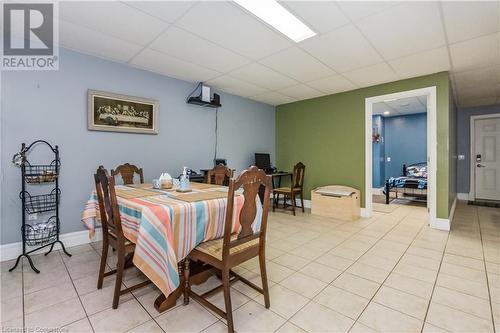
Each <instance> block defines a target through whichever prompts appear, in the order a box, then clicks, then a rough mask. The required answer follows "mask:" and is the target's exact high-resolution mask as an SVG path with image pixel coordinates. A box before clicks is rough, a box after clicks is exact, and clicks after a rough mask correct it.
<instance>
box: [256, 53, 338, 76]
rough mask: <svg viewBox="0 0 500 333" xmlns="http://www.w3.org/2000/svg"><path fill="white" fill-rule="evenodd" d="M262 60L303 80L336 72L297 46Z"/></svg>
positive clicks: (284, 72)
mask: <svg viewBox="0 0 500 333" xmlns="http://www.w3.org/2000/svg"><path fill="white" fill-rule="evenodd" d="M260 62H261V63H262V64H264V65H266V66H268V67H270V68H272V69H274V70H277V71H278V72H281V73H283V74H285V75H287V76H290V77H292V78H294V79H296V80H298V81H301V82H306V81H312V80H315V79H319V78H322V77H326V76H329V75H333V74H334V72H333V71H332V70H331V69H330V68H328V67H327V66H325V65H323V64H322V63H321V62H319V61H318V60H317V59H315V58H314V57H312V56H311V55H309V54H307V53H306V52H304V51H302V50H301V49H299V48H297V47H295V46H294V47H291V48H289V49H286V50H284V51H281V52H279V53H276V54H274V55H272V56H270V57H267V58H265V59H262V60H261V61H260Z"/></svg>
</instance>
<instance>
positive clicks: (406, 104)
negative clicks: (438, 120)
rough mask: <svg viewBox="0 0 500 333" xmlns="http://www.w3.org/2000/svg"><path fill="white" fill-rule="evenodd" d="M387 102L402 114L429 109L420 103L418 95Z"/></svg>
mask: <svg viewBox="0 0 500 333" xmlns="http://www.w3.org/2000/svg"><path fill="white" fill-rule="evenodd" d="M386 104H387V105H389V106H390V107H391V108H392V109H394V110H396V111H397V112H398V113H400V114H414V113H422V112H426V111H427V109H426V107H425V106H424V105H422V103H420V101H419V100H418V99H417V97H408V98H400V99H398V100H395V101H388V102H386Z"/></svg>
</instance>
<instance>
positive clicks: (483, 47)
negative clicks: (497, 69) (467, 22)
mask: <svg viewBox="0 0 500 333" xmlns="http://www.w3.org/2000/svg"><path fill="white" fill-rule="evenodd" d="M499 36H500V34H499V33H494V34H491V35H487V36H483V37H478V38H474V39H470V40H467V41H465V42H460V43H456V44H452V45H450V53H451V61H452V63H453V69H454V70H456V71H463V70H469V69H474V68H478V67H484V66H488V65H494V64H498V63H500V49H499V39H500V37H499Z"/></svg>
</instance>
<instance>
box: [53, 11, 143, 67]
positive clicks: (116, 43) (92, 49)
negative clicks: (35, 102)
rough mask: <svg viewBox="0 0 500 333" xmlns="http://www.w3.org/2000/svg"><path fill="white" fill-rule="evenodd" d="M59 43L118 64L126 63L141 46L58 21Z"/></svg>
mask: <svg viewBox="0 0 500 333" xmlns="http://www.w3.org/2000/svg"><path fill="white" fill-rule="evenodd" d="M59 43H60V44H61V46H63V47H65V48H68V49H71V50H75V51H78V52H82V53H86V54H91V55H94V56H98V57H101V58H106V59H110V60H114V61H119V62H127V61H128V60H130V59H131V58H132V57H133V56H134V55H136V54H137V53H138V52H139V51H140V50H141V49H142V46H140V45H136V44H133V43H129V42H126V41H124V40H121V39H118V38H115V37H112V36H108V35H105V34H103V33H100V32H96V31H94V30H91V29H87V28H85V27H81V26H78V25H75V24H72V23H69V22H66V21H63V20H59Z"/></svg>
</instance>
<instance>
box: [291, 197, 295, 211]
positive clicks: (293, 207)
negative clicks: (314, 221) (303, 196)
mask: <svg viewBox="0 0 500 333" xmlns="http://www.w3.org/2000/svg"><path fill="white" fill-rule="evenodd" d="M291 196H292V211H293V216H295V193H294V192H292V194H291Z"/></svg>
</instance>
